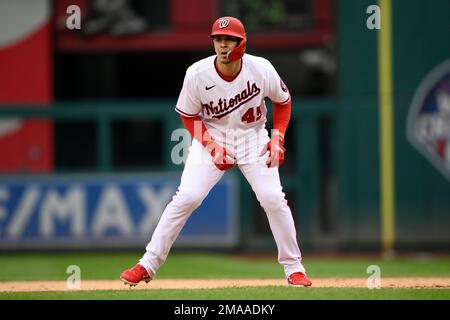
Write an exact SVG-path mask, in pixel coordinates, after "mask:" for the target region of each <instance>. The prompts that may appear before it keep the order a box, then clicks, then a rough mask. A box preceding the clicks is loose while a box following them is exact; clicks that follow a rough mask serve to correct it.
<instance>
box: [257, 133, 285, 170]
mask: <svg viewBox="0 0 450 320" xmlns="http://www.w3.org/2000/svg"><path fill="white" fill-rule="evenodd" d="M267 151H269V157H268V158H267V161H266V164H267V167H268V168H273V167H281V166H282V165H283V163H284V153H285V152H286V149H285V148H284V138H283V136H281V135H280V134H276V135H273V136H272V139H270V141H269V142H267V144H266V145H265V146H264V148H263V149H262V151H261V154H260V155H259V156H260V157H262V156H263V155H265V154H266V153H267Z"/></svg>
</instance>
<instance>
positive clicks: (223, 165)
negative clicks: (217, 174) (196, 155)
mask: <svg viewBox="0 0 450 320" xmlns="http://www.w3.org/2000/svg"><path fill="white" fill-rule="evenodd" d="M206 149H207V150H208V151H209V153H211V156H212V161H213V162H214V164H215V166H216V167H217V168H218V169H219V170H222V171H225V170H229V169H231V168H233V167H234V166H235V165H236V161H237V160H236V155H235V154H234V153H233V152H231V151H230V150H228V149H227V148H225V147H222V146H221V145H219V144H218V143H216V142H212V143H210V144H209V145H208V146H207V147H206Z"/></svg>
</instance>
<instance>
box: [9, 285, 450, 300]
mask: <svg viewBox="0 0 450 320" xmlns="http://www.w3.org/2000/svg"><path fill="white" fill-rule="evenodd" d="M0 298H1V299H20V300H31V299H32V300H36V299H45V300H52V299H82V300H91V299H95V300H111V299H120V300H125V299H126V300H142V299H145V300H161V299H170V300H210V299H212V300H334V299H351V300H378V299H383V300H390V299H396V300H398V299H408V300H411V299H421V300H444V299H445V300H448V299H450V290H442V289H420V290H412V289H379V290H375V289H374V290H369V289H352V288H307V289H305V288H289V287H244V288H222V289H195V290H133V289H130V290H126V291H119V290H117V291H102V290H98V291H81V292H42V293H36V292H14V293H0Z"/></svg>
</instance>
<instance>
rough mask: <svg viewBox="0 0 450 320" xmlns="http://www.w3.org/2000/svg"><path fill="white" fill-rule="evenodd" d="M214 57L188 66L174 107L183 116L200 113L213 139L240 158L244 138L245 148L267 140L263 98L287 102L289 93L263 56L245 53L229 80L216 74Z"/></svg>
mask: <svg viewBox="0 0 450 320" xmlns="http://www.w3.org/2000/svg"><path fill="white" fill-rule="evenodd" d="M215 58H216V56H215V55H214V56H210V57H208V58H205V59H203V60H200V61H198V62H196V63H194V64H193V65H192V66H190V67H189V68H188V69H187V71H186V76H185V78H184V83H183V88H182V89H181V92H180V96H179V98H178V101H177V105H176V108H175V109H176V111H177V112H179V113H180V114H181V115H183V116H186V117H195V116H197V115H199V116H200V117H201V118H202V120H203V122H204V123H205V126H206V127H207V128H208V131H210V134H211V135H212V136H213V137H214V139H215V140H216V141H217V142H218V143H220V144H222V145H224V146H226V147H228V148H231V150H233V151H234V152H237V153H238V158H239V154H242V153H243V152H244V150H243V146H242V145H241V144H242V143H243V141H244V140H245V141H246V143H247V144H248V145H247V147H246V151H248V148H250V149H253V148H257V147H259V146H261V145H262V144H264V143H266V142H267V141H268V140H269V138H268V134H267V130H266V129H265V123H266V120H267V118H266V115H267V108H266V104H265V102H264V98H266V97H268V98H269V99H270V100H272V101H273V102H275V103H278V104H286V103H288V102H289V101H290V95H289V91H288V90H287V88H286V86H285V85H284V83H283V81H282V80H281V78H280V76H279V75H278V73H277V71H276V70H275V68H274V67H273V66H272V64H271V63H270V62H269V61H268V60H266V59H264V58H261V57H256V56H252V55H249V54H245V55H244V56H243V58H242V65H241V70H240V71H239V73H238V75H237V76H236V77H235V78H234V79H233V80H232V81H227V80H225V79H223V78H222V77H221V76H220V75H219V73H218V71H217V70H216V67H215ZM245 138H247V139H245ZM252 145H254V146H252Z"/></svg>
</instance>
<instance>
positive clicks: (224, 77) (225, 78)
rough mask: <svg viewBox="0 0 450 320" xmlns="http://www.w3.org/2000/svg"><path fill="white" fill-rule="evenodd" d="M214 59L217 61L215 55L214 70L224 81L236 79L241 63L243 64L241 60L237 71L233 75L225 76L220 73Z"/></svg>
mask: <svg viewBox="0 0 450 320" xmlns="http://www.w3.org/2000/svg"><path fill="white" fill-rule="evenodd" d="M216 61H217V57H216V58H215V59H214V69H216V72H217V74H218V75H219V77H221V78H222V79H223V80H225V81H226V82H232V81H233V80H234V79H236V78H237V77H238V76H239V74H240V73H241V70H242V65H243V63H242V61H241V68H240V69H239V71H238V73H237V74H236V75H235V76H234V77H231V76H226V75H224V74H223V73H221V72H220V71H219V69H217V66H216Z"/></svg>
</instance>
